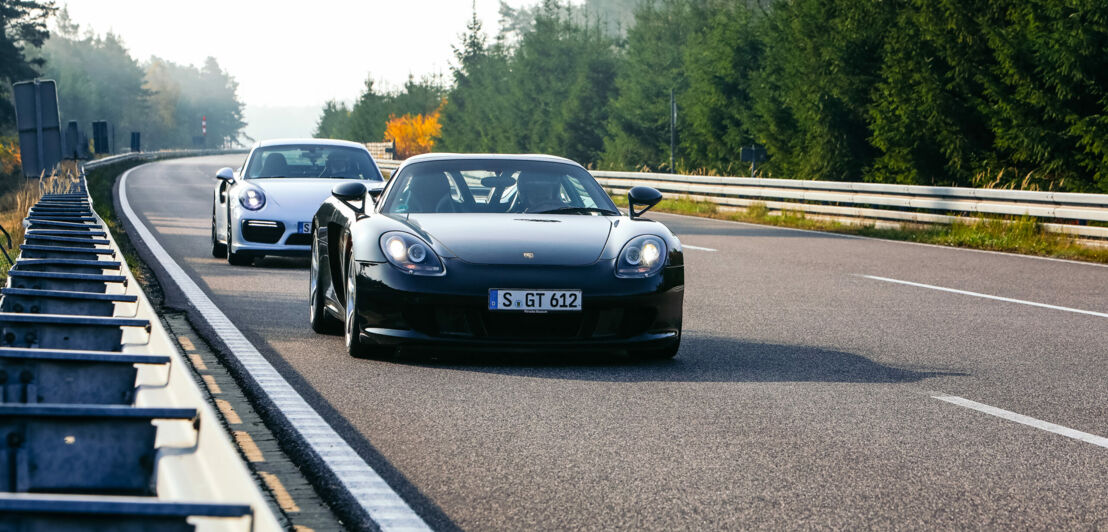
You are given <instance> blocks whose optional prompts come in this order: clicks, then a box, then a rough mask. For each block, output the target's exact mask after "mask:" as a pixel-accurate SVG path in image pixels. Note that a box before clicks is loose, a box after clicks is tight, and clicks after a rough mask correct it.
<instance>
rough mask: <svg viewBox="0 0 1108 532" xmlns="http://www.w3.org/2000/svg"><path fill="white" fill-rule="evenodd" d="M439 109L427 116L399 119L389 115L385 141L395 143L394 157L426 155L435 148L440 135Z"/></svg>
mask: <svg viewBox="0 0 1108 532" xmlns="http://www.w3.org/2000/svg"><path fill="white" fill-rule="evenodd" d="M441 109H442V106H439V109H436V110H435V112H434V113H431V114H429V115H421V114H420V115H410V114H406V115H404V116H401V117H397V116H396V115H390V116H389V121H388V124H386V125H385V140H391V141H393V142H394V143H396V157H397V158H398V159H407V158H408V157H411V156H413V155H419V154H421V153H428V152H430V151H431V149H432V148H434V147H435V139H436V138H437V137H438V136H439V134H440V133H442V125H441V124H440V123H439V110H441Z"/></svg>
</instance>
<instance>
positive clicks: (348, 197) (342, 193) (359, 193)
mask: <svg viewBox="0 0 1108 532" xmlns="http://www.w3.org/2000/svg"><path fill="white" fill-rule="evenodd" d="M331 195H332V196H334V197H335V198H336V199H338V200H339V201H341V202H343V203H345V204H346V206H347V207H350V208H351V209H354V212H355V213H356V214H365V206H366V204H365V199H366V197H365V196H366V187H365V185H363V184H361V183H358V182H350V181H348V182H346V183H339V184H337V185H335V186H334V187H333V188H331ZM353 201H360V202H362V205H361V206H360V207H359V206H356V205H354V204H353V203H351V202H353Z"/></svg>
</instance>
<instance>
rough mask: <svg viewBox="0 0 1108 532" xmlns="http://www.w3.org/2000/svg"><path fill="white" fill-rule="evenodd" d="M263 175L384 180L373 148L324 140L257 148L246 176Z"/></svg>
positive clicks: (260, 176)
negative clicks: (372, 154) (372, 150)
mask: <svg viewBox="0 0 1108 532" xmlns="http://www.w3.org/2000/svg"><path fill="white" fill-rule="evenodd" d="M262 177H328V178H335V179H368V180H371V181H383V180H384V179H383V178H382V177H381V172H380V170H378V169H377V165H375V164H373V159H372V158H370V156H369V152H367V151H365V150H360V149H358V148H352V147H348V146H327V145H321V144H287V145H283V146H265V147H262V148H258V149H256V150H254V154H253V155H252V156H251V157H250V165H249V166H247V168H246V179H254V178H262Z"/></svg>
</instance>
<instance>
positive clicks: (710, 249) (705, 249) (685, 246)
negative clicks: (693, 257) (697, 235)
mask: <svg viewBox="0 0 1108 532" xmlns="http://www.w3.org/2000/svg"><path fill="white" fill-rule="evenodd" d="M681 247H682V248H684V249H695V250H696V251H719V250H718V249H715V248H702V247H700V246H690V245H688V244H681Z"/></svg>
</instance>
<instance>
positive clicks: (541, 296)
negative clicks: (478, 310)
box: [489, 288, 581, 312]
mask: <svg viewBox="0 0 1108 532" xmlns="http://www.w3.org/2000/svg"><path fill="white" fill-rule="evenodd" d="M489 310H521V311H524V312H549V311H578V312H579V311H580V310H581V291H580V290H527V289H518V288H492V289H489Z"/></svg>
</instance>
